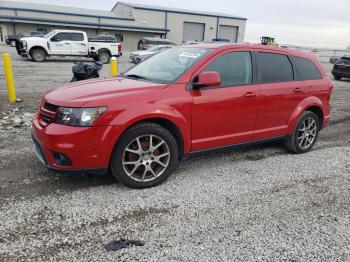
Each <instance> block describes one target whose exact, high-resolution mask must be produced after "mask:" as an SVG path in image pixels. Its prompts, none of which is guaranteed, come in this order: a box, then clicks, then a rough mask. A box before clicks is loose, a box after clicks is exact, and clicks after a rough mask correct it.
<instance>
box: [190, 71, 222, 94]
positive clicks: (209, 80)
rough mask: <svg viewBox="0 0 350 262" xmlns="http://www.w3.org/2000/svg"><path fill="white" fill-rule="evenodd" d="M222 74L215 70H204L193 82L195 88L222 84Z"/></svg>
mask: <svg viewBox="0 0 350 262" xmlns="http://www.w3.org/2000/svg"><path fill="white" fill-rule="evenodd" d="M220 85H221V79H220V74H219V73H218V72H215V71H208V72H202V73H200V74H199V75H198V76H197V79H196V81H195V82H194V83H193V84H192V87H193V89H194V90H198V89H200V88H202V87H211V86H220Z"/></svg>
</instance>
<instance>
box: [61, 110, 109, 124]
mask: <svg viewBox="0 0 350 262" xmlns="http://www.w3.org/2000/svg"><path fill="white" fill-rule="evenodd" d="M106 110H107V107H94V108H69V107H59V108H58V109H57V114H56V118H55V123H56V124H61V125H67V126H92V125H93V123H94V122H95V121H96V120H97V119H99V118H100V117H101V116H102V115H103V113H104V112H106Z"/></svg>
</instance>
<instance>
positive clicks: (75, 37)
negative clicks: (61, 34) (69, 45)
mask: <svg viewBox="0 0 350 262" xmlns="http://www.w3.org/2000/svg"><path fill="white" fill-rule="evenodd" d="M70 38H71V40H72V41H84V35H83V34H81V33H71V34H70Z"/></svg>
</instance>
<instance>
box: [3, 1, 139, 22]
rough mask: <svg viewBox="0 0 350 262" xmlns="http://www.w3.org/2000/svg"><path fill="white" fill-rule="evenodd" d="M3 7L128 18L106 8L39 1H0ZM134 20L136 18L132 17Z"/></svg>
mask: <svg viewBox="0 0 350 262" xmlns="http://www.w3.org/2000/svg"><path fill="white" fill-rule="evenodd" d="M0 8H1V9H17V10H26V11H35V12H45V13H53V14H70V15H80V16H93V17H101V18H112V19H113V18H114V19H126V18H124V17H117V16H116V14H115V13H112V12H110V11H104V10H95V9H87V8H77V7H70V6H57V5H46V4H37V3H28V2H26V3H24V2H13V1H2V0H1V1H0ZM130 20H134V19H130Z"/></svg>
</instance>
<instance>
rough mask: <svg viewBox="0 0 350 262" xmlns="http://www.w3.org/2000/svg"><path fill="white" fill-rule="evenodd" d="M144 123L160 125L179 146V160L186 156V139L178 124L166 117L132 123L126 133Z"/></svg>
mask: <svg viewBox="0 0 350 262" xmlns="http://www.w3.org/2000/svg"><path fill="white" fill-rule="evenodd" d="M142 123H154V124H158V125H160V126H161V127H163V128H164V129H166V130H168V131H169V132H170V133H171V134H172V135H173V136H174V138H175V140H176V143H177V146H178V151H179V160H180V159H181V158H182V157H183V155H184V137H183V134H182V132H181V130H180V128H179V127H178V126H177V124H176V123H174V122H173V121H171V120H169V119H167V118H164V117H150V118H143V119H141V120H138V121H136V122H134V123H132V124H131V125H129V126H128V127H127V128H126V129H125V130H124V131H123V133H124V132H125V131H127V130H129V129H130V128H132V127H134V126H136V125H140V124H142Z"/></svg>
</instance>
